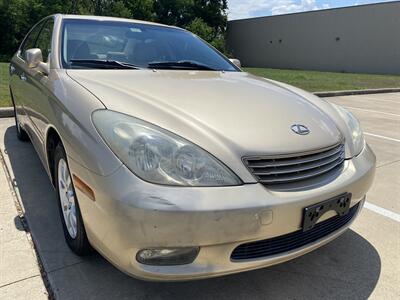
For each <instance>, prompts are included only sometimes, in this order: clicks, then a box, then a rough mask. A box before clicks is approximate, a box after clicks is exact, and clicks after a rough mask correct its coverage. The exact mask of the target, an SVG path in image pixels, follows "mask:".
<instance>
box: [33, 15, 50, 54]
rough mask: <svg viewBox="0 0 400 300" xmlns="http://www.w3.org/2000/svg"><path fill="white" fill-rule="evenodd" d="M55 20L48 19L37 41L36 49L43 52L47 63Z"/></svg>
mask: <svg viewBox="0 0 400 300" xmlns="http://www.w3.org/2000/svg"><path fill="white" fill-rule="evenodd" d="M53 26H54V20H53V19H48V20H47V21H46V23H45V24H44V26H43V28H42V31H41V32H40V34H39V37H38V38H37V41H36V44H35V45H36V46H35V48H39V49H40V50H42V55H43V60H44V61H47V58H48V56H49V54H50V52H51V38H52V35H53Z"/></svg>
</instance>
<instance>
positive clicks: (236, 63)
mask: <svg viewBox="0 0 400 300" xmlns="http://www.w3.org/2000/svg"><path fill="white" fill-rule="evenodd" d="M229 60H230V61H231V62H232V63H233V64H234V65H235V66H236V67H238V68H241V67H242V64H241V63H240V60H238V59H236V58H231V59H229Z"/></svg>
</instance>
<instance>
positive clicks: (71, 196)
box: [58, 159, 78, 238]
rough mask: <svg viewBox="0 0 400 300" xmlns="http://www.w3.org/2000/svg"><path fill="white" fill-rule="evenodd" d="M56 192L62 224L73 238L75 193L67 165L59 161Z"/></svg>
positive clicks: (75, 226) (76, 230) (75, 232)
mask: <svg viewBox="0 0 400 300" xmlns="http://www.w3.org/2000/svg"><path fill="white" fill-rule="evenodd" d="M58 190H59V196H60V204H61V207H62V212H63V216H64V223H65V226H66V227H67V230H68V234H69V235H70V236H71V237H72V238H75V237H76V235H77V232H78V229H77V228H78V227H77V220H76V206H75V192H74V188H73V183H72V180H71V175H70V173H69V170H68V166H67V163H66V161H65V160H64V159H60V161H59V163H58Z"/></svg>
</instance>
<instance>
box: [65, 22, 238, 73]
mask: <svg viewBox="0 0 400 300" xmlns="http://www.w3.org/2000/svg"><path fill="white" fill-rule="evenodd" d="M61 57H62V63H63V66H64V67H65V68H96V67H97V66H98V65H99V62H100V63H103V64H104V63H110V61H113V62H114V64H113V66H114V67H117V65H116V64H115V61H117V62H118V63H124V64H129V65H132V66H138V67H141V68H148V67H151V68H162V69H198V70H207V69H208V70H221V71H222V70H224V71H238V69H237V68H236V67H235V66H234V65H233V64H232V63H231V62H230V61H229V60H228V59H226V58H225V57H223V56H222V55H221V54H220V53H218V52H217V51H216V50H214V49H213V48H212V47H210V46H209V45H207V44H206V43H205V42H203V41H202V40H200V39H199V38H197V37H196V36H195V35H194V34H192V33H190V32H188V31H185V30H182V29H178V28H169V27H163V26H157V25H148V24H139V23H133V22H119V21H117V22H111V21H96V20H77V19H69V20H68V19H67V20H64V22H63V35H62V56H61ZM82 62H84V63H82ZM88 62H91V64H88ZM93 62H95V64H94V63H93Z"/></svg>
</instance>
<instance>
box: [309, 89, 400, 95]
mask: <svg viewBox="0 0 400 300" xmlns="http://www.w3.org/2000/svg"><path fill="white" fill-rule="evenodd" d="M399 92H400V88H387V89H370V90H353V91H331V92H316V93H314V95H316V96H318V97H336V96H351V95H367V94H383V93H399Z"/></svg>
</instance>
